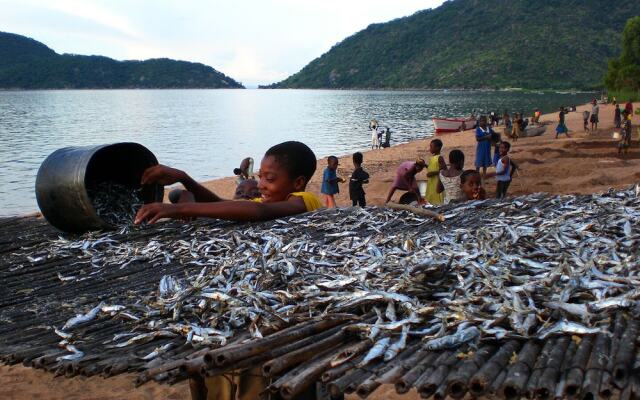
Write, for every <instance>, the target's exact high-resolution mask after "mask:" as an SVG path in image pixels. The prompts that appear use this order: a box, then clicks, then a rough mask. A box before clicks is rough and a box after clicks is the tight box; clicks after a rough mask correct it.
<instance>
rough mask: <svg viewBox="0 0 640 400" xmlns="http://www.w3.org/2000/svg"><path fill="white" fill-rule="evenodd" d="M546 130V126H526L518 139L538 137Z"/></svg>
mask: <svg viewBox="0 0 640 400" xmlns="http://www.w3.org/2000/svg"><path fill="white" fill-rule="evenodd" d="M546 130H547V126H546V125H528V126H527V127H526V128H525V129H524V132H520V137H534V136H540V135H542V134H543V133H544V132H545V131H546Z"/></svg>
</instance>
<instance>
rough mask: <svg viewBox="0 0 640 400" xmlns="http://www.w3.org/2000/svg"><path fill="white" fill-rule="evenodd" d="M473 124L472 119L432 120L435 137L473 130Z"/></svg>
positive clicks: (474, 122) (473, 120)
mask: <svg viewBox="0 0 640 400" xmlns="http://www.w3.org/2000/svg"><path fill="white" fill-rule="evenodd" d="M475 124H476V120H475V119H474V118H433V125H435V127H436V135H441V134H443V133H452V132H460V131H464V130H466V129H471V128H473V127H474V126H475Z"/></svg>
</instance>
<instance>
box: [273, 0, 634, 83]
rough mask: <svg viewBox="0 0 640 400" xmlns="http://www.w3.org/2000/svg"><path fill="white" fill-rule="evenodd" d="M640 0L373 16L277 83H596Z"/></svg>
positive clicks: (456, 3)
mask: <svg viewBox="0 0 640 400" xmlns="http://www.w3.org/2000/svg"><path fill="white" fill-rule="evenodd" d="M638 14H640V1H617V2H612V1H609V0H563V1H548V0H451V1H447V2H445V3H444V4H443V5H441V6H440V7H438V8H436V9H432V10H424V11H419V12H417V13H415V14H414V15H412V16H409V17H405V18H400V19H396V20H393V21H390V22H387V23H382V24H372V25H370V26H368V27H367V28H366V29H364V30H362V31H360V32H358V33H356V34H355V35H353V36H350V37H348V38H346V39H345V40H343V41H342V42H340V43H338V44H336V45H335V46H334V47H333V48H331V50H329V51H328V52H327V53H325V54H323V55H322V56H320V57H319V58H317V59H315V60H313V61H312V62H310V63H309V64H308V65H307V66H305V67H304V68H303V69H302V70H301V71H300V72H298V73H296V74H294V75H292V76H290V77H289V78H287V79H285V80H284V81H282V82H279V83H275V84H272V85H270V86H268V87H270V88H506V87H519V88H528V89H551V88H553V89H569V88H575V89H593V88H599V87H601V86H602V79H603V76H604V74H605V72H606V70H607V60H608V59H609V58H611V57H614V56H616V55H617V54H618V53H619V51H620V35H621V32H622V29H623V28H624V24H625V22H626V21H627V19H629V18H630V17H631V16H634V15H638Z"/></svg>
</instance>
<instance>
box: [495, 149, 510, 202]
mask: <svg viewBox="0 0 640 400" xmlns="http://www.w3.org/2000/svg"><path fill="white" fill-rule="evenodd" d="M510 149H511V143H509V142H502V143H500V159H499V160H498V163H497V164H496V181H497V182H496V183H497V186H496V198H498V199H504V198H505V197H506V196H507V189H509V185H510V184H511V160H510V159H509V155H508V153H509V150H510Z"/></svg>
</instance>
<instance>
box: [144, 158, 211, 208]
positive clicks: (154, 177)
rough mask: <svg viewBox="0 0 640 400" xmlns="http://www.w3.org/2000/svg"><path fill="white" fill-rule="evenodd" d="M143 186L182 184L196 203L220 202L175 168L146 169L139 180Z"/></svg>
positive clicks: (159, 166)
mask: <svg viewBox="0 0 640 400" xmlns="http://www.w3.org/2000/svg"><path fill="white" fill-rule="evenodd" d="M140 181H141V182H140V183H142V184H143V185H149V184H154V183H157V184H160V185H173V184H174V183H178V182H180V183H182V185H183V186H184V188H185V189H187V190H188V191H190V192H191V193H193V197H194V198H195V200H196V201H198V202H215V201H221V200H223V199H221V198H220V197H219V196H218V195H216V194H215V193H213V192H212V191H210V190H209V189H207V188H205V187H204V186H202V185H201V184H199V183H198V182H196V181H195V180H194V179H193V178H191V177H190V176H189V175H187V173H186V172H184V171H181V170H179V169H176V168H171V167H167V166H166V165H162V164H159V165H154V166H153V167H149V168H147V169H146V170H145V171H144V173H143V174H142V179H141V180H140Z"/></svg>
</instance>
